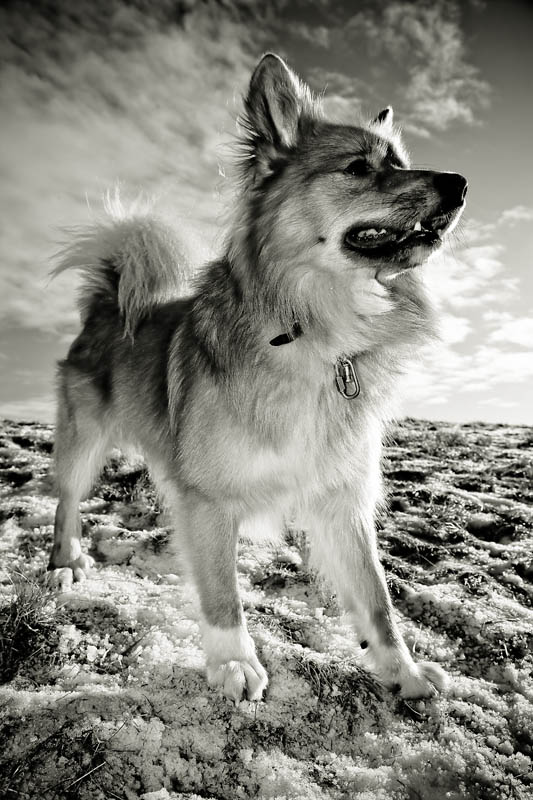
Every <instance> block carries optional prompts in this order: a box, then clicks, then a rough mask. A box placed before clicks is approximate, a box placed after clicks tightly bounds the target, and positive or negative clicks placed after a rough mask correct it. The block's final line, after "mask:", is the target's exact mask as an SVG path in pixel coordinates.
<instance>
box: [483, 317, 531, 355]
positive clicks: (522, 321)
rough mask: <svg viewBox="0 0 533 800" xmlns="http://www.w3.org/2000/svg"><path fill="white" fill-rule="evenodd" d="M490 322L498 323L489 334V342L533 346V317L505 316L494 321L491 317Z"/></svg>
mask: <svg viewBox="0 0 533 800" xmlns="http://www.w3.org/2000/svg"><path fill="white" fill-rule="evenodd" d="M490 321H495V322H499V324H498V327H497V328H495V330H493V331H492V333H491V334H490V337H489V341H490V342H506V343H509V344H518V345H521V346H522V347H532V346H533V316H528V317H515V318H512V317H511V316H510V315H508V314H506V315H505V317H504V318H503V319H502V318H500V320H494V317H493V318H492V320H490Z"/></svg>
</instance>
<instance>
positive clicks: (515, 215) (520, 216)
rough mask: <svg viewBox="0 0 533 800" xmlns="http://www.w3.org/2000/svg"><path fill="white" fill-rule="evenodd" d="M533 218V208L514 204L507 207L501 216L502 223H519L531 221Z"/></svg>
mask: <svg viewBox="0 0 533 800" xmlns="http://www.w3.org/2000/svg"><path fill="white" fill-rule="evenodd" d="M532 220H533V208H530V207H528V206H514V207H513V208H507V209H505V211H504V212H503V214H502V215H501V217H500V220H499V221H500V223H501V224H505V223H507V224H509V225H517V224H518V223H519V222H531V221H532Z"/></svg>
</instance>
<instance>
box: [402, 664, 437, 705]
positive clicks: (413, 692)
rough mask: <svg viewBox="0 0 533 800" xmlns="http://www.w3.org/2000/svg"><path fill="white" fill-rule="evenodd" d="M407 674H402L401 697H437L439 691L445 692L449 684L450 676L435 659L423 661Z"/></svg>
mask: <svg viewBox="0 0 533 800" xmlns="http://www.w3.org/2000/svg"><path fill="white" fill-rule="evenodd" d="M414 667H415V669H414V670H410V671H409V673H408V674H406V675H405V676H403V675H402V676H401V678H400V679H399V681H398V683H399V684H400V697H405V698H412V699H415V698H420V697H435V696H436V695H437V694H439V692H444V691H445V690H446V688H447V685H448V676H447V675H446V673H445V672H444V670H443V669H442V668H441V667H440V666H439V665H438V664H435V663H434V662H433V661H421V662H420V663H418V664H415V665H414Z"/></svg>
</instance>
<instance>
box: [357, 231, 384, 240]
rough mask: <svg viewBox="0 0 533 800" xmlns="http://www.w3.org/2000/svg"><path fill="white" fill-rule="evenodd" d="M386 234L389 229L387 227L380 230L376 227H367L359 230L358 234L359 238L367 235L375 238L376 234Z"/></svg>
mask: <svg viewBox="0 0 533 800" xmlns="http://www.w3.org/2000/svg"><path fill="white" fill-rule="evenodd" d="M386 234H387V231H386V229H385V228H382V229H381V230H380V231H377V230H376V229H375V228H367V229H366V230H364V231H359V233H358V234H357V237H358V238H365V237H367V238H372V239H374V238H375V237H376V236H384V235H386Z"/></svg>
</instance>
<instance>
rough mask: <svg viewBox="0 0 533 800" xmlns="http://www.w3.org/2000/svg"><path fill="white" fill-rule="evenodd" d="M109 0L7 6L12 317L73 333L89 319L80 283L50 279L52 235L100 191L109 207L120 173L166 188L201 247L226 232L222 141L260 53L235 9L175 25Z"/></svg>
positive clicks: (4, 132) (150, 188) (130, 180)
mask: <svg viewBox="0 0 533 800" xmlns="http://www.w3.org/2000/svg"><path fill="white" fill-rule="evenodd" d="M96 5H98V6H100V5H101V4H95V6H94V7H92V6H91V5H90V4H88V5H87V6H84V11H83V14H80V15H79V16H78V15H76V16H74V15H69V14H67V13H66V11H65V13H64V14H63V15H61V14H60V16H59V18H58V19H57V20H54V21H52V20H50V19H49V18H48V17H47V15H46V13H45V10H43V12H42V13H40V12H39V10H38V6H36V10H35V11H34V12H33V16H32V19H31V24H28V21H27V20H26V19H25V18H24V15H23V14H22V13H18V14H17V13H16V12H13V13H12V14H11V15H9V16H7V17H6V28H5V33H6V34H8V35H9V42H10V44H9V47H8V49H7V64H6V66H5V71H4V75H3V80H2V84H1V86H2V88H1V90H0V103H1V104H2V108H3V123H2V128H1V133H0V137H1V139H0V158H1V169H2V175H3V201H2V251H3V259H4V261H3V268H2V271H1V274H0V295H1V296H2V308H1V312H0V313H1V317H0V322H1V321H3V322H4V324H19V325H20V324H21V325H25V326H28V327H35V328H38V329H43V328H45V329H47V330H51V329H56V330H59V331H63V330H65V328H67V329H70V328H71V327H72V326H73V325H74V324H75V317H74V315H73V313H72V308H73V306H72V294H73V282H72V281H70V282H69V281H68V280H64V279H61V280H62V283H61V286H59V285H58V284H53V285H52V286H51V287H47V285H46V275H47V269H48V264H47V259H48V257H49V256H50V255H51V253H52V252H53V250H54V249H55V247H54V243H53V241H52V239H53V238H57V239H59V238H60V236H61V234H60V233H59V231H58V227H59V226H61V225H71V224H75V223H77V222H80V221H84V220H86V219H87V216H88V209H87V201H86V198H88V201H89V202H90V203H91V204H93V205H95V206H98V205H99V198H100V196H101V194H102V192H103V191H104V190H105V189H106V188H107V187H108V186H109V185H112V184H113V183H115V182H116V181H119V182H122V183H123V184H125V185H126V186H129V187H130V189H131V191H132V192H135V191H138V190H140V189H142V190H143V191H145V192H147V193H149V194H152V193H153V194H155V195H158V196H160V197H161V198H162V203H161V205H162V206H164V207H165V208H166V210H167V212H168V214H169V215H171V216H172V217H173V218H174V222H175V224H176V226H177V228H178V230H179V231H180V232H181V235H182V237H183V239H184V241H185V244H187V242H188V241H191V243H192V246H191V249H193V250H194V252H195V254H196V257H197V258H199V259H200V258H202V256H203V255H204V254H205V252H206V250H208V249H209V242H211V243H214V242H215V241H216V239H217V236H218V235H219V233H218V232H219V229H220V222H221V215H222V208H223V206H222V204H221V203H220V201H219V193H220V190H222V188H223V184H224V181H223V179H222V178H221V176H220V174H219V169H218V163H219V161H221V160H224V159H226V160H227V158H228V156H227V153H224V152H223V151H221V150H220V148H219V143H220V141H221V139H223V138H224V132H225V133H226V137H225V138H226V139H230V137H231V135H232V134H233V132H234V119H235V116H236V105H237V104H236V103H235V107H233V104H232V98H233V97H235V98H236V99H237V98H238V96H239V94H240V92H241V91H242V90H243V89H244V87H245V86H246V81H247V78H248V76H249V70H250V67H251V64H252V62H253V60H254V59H253V56H251V55H250V54H248V53H247V51H246V49H245V47H244V44H243V38H244V30H245V29H244V28H243V27H242V25H241V23H240V22H239V20H238V19H237V20H233V19H231V18H228V15H226V16H220V18H218V19H211V18H209V17H207V16H201V15H199V16H198V17H195V19H194V21H192V22H191V25H190V28H189V29H188V30H187V31H184V30H183V28H182V27H181V26H180V25H179V24H175V23H174V24H173V23H171V22H170V21H168V24H167V25H165V26H162V24H161V19H158V17H157V14H158V13H159V14H162V13H163V10H162V9H161V8H160V9H159V12H158V11H157V9H156V10H155V12H154V13H155V16H153V17H152V16H150V14H147V13H141V12H140V10H139V9H136V8H135V7H133V6H131V5H127V4H125V3H120V2H117V0H114V2H112V3H110V4H109V6H106V7H105V8H104V6H103V5H102V7H98V8H97V7H96ZM42 8H43V9H45V4H43V6H42ZM165 8H166V7H165ZM167 11H168V9H167ZM169 13H170V12H169ZM102 15H103V17H102ZM105 19H106V20H107V23H108V24H109V25H110V28H109V29H106V27H105V25H104V21H105ZM163 21H165V20H163ZM54 233H55V236H54ZM200 242H202V243H207V245H208V246H207V247H205V244H204V245H202V244H199V243H200ZM43 300H44V302H43Z"/></svg>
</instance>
